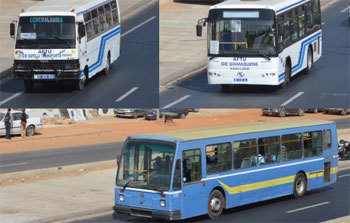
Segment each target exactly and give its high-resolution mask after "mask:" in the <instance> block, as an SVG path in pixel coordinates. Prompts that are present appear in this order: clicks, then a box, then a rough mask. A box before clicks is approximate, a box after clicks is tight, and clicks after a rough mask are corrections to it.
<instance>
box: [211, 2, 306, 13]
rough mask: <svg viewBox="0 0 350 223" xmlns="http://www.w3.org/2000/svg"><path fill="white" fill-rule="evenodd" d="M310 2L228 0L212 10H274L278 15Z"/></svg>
mask: <svg viewBox="0 0 350 223" xmlns="http://www.w3.org/2000/svg"><path fill="white" fill-rule="evenodd" d="M308 1H309V0H283V1H281V0H228V1H225V2H222V3H219V4H217V5H214V6H212V7H210V9H236V8H237V9H253V8H254V9H256V8H261V9H273V10H275V11H276V12H277V13H279V12H282V11H285V10H287V9H289V8H291V7H293V6H297V5H299V4H303V3H305V2H308Z"/></svg>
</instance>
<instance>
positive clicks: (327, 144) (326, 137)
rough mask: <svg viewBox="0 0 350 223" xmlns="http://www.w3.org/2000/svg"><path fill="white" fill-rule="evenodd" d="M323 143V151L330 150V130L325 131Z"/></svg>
mask: <svg viewBox="0 0 350 223" xmlns="http://www.w3.org/2000/svg"><path fill="white" fill-rule="evenodd" d="M324 141H325V145H324V149H331V148H332V133H331V130H330V129H327V130H326V131H325V135H324Z"/></svg>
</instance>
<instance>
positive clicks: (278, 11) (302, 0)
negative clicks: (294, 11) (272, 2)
mask: <svg viewBox="0 0 350 223" xmlns="http://www.w3.org/2000/svg"><path fill="white" fill-rule="evenodd" d="M306 1H307V0H301V1H299V2H296V3H294V4H292V5H288V6H286V7H284V8H281V9H280V10H277V11H276V14H278V13H280V12H282V11H285V10H287V9H289V8H292V7H294V6H295V5H298V4H301V3H303V2H306Z"/></svg>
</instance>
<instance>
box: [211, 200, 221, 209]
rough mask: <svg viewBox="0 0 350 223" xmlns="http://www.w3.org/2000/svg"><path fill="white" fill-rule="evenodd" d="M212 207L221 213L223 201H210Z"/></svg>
mask: <svg viewBox="0 0 350 223" xmlns="http://www.w3.org/2000/svg"><path fill="white" fill-rule="evenodd" d="M210 207H211V209H212V210H213V211H219V210H220V208H221V201H220V199H218V198H216V197H215V198H213V199H212V200H211V201H210Z"/></svg>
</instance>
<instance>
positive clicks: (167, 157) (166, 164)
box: [164, 155, 171, 174]
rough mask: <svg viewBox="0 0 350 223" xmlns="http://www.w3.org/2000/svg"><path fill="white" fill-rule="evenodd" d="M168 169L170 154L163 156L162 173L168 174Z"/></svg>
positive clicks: (169, 168) (169, 167) (169, 166)
mask: <svg viewBox="0 0 350 223" xmlns="http://www.w3.org/2000/svg"><path fill="white" fill-rule="evenodd" d="M170 170H171V159H170V156H169V155H167V156H166V157H165V162H164V173H165V174H170Z"/></svg>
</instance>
